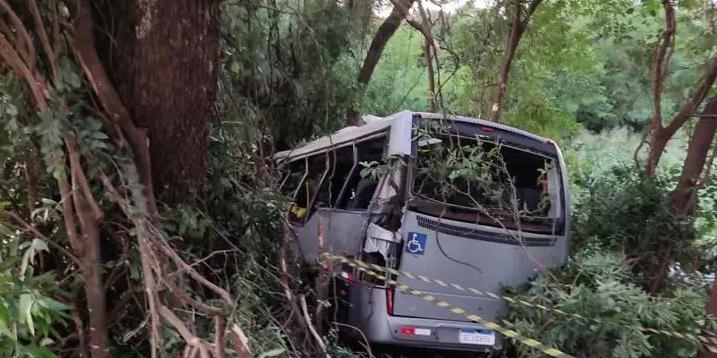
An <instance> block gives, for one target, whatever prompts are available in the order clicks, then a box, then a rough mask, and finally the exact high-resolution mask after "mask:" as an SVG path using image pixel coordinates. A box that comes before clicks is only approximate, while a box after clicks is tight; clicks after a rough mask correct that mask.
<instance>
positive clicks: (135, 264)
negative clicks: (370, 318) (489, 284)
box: [0, 0, 717, 358]
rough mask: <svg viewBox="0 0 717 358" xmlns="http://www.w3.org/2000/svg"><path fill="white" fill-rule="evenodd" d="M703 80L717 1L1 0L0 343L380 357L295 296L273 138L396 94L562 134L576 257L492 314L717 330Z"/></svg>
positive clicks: (549, 323)
mask: <svg viewBox="0 0 717 358" xmlns="http://www.w3.org/2000/svg"><path fill="white" fill-rule="evenodd" d="M715 77H717V4H715V2H714V1H713V0H680V1H677V0H662V1H658V0H642V1H632V0H612V1H600V0H571V1H562V0H545V1H541V0H531V1H528V0H497V1H467V2H466V1H450V0H444V1H428V0H424V1H422V0H390V1H388V0H365V1H364V0H362V1H359V0H348V1H333V0H256V1H254V0H252V1H242V0H224V1H221V2H220V1H215V0H172V1H165V2H162V1H160V2H157V1H139V0H138V1H126V2H112V1H103V0H48V1H39V0H28V1H20V0H0V128H1V129H0V164H1V165H0V356H8V357H53V356H79V355H82V356H92V357H108V356H118V357H122V356H180V355H183V356H185V357H195V356H201V357H209V356H213V357H222V356H224V355H225V354H226V355H237V356H241V357H248V356H258V357H267V358H268V357H279V356H316V355H320V354H326V355H330V356H333V357H336V356H346V357H351V356H368V355H371V352H370V350H369V351H368V352H367V351H366V349H363V348H361V345H351V346H350V347H349V346H345V345H344V344H343V342H341V340H340V339H339V338H338V337H337V334H336V330H335V327H333V326H331V325H328V327H326V325H324V324H323V322H321V321H320V319H318V318H316V317H317V316H320V315H311V316H310V317H308V319H307V316H309V314H308V313H306V312H305V310H306V308H304V307H302V306H303V305H304V304H305V303H306V301H308V304H309V307H310V308H315V307H316V306H318V307H322V305H323V302H318V304H317V302H315V301H316V300H315V298H316V296H315V295H314V293H313V292H311V290H310V289H308V288H307V286H306V285H305V284H304V283H305V282H302V281H301V278H302V277H303V275H304V272H303V271H302V267H301V265H300V264H299V263H298V260H297V258H295V257H292V255H291V253H290V252H291V251H290V250H289V249H288V246H289V244H290V241H291V237H289V236H288V235H287V232H286V230H284V227H285V220H284V213H285V211H286V209H287V207H288V199H287V198H286V197H284V196H282V195H281V194H280V193H279V192H278V191H277V184H278V181H279V178H278V177H279V173H278V170H277V168H276V167H275V165H274V163H273V161H272V155H273V153H275V152H276V151H279V150H284V149H288V148H291V147H293V146H294V145H297V144H298V143H301V142H303V141H306V140H309V139H311V138H314V137H317V136H320V135H323V134H326V133H329V132H331V131H334V130H336V129H338V128H341V127H343V126H345V125H346V124H347V123H348V124H351V123H358V122H359V121H360V118H359V117H357V116H358V115H361V114H374V115H379V116H382V115H388V114H391V113H394V112H396V111H399V110H402V109H410V110H415V111H436V112H445V113H452V114H460V115H467V116H474V117H482V118H487V119H492V120H495V121H500V122H502V123H505V124H508V125H511V126H515V127H518V128H522V129H525V130H528V131H531V132H535V133H538V134H540V135H544V136H547V137H551V138H554V139H555V140H556V141H557V142H558V143H560V145H561V146H562V148H563V149H564V151H565V156H566V158H567V159H566V160H567V162H568V166H569V168H568V169H569V172H570V181H571V186H572V189H573V190H572V191H573V193H574V198H573V199H574V207H573V210H574V217H573V228H572V234H573V245H572V247H571V258H570V261H569V262H568V264H566V265H565V266H564V267H562V268H558V269H555V270H552V271H549V272H541V273H540V275H538V277H537V278H536V279H535V280H534V281H532V282H530V283H529V284H526V285H525V286H524V287H516V288H509V289H508V290H507V294H509V295H511V297H513V298H514V299H515V301H516V302H518V301H519V300H524V301H526V302H532V303H534V304H535V303H538V304H541V305H543V306H545V307H548V308H551V309H545V310H541V309H536V308H535V307H533V306H526V305H520V304H512V305H511V308H512V312H511V313H510V315H509V316H507V317H505V318H504V321H503V322H502V323H503V324H504V325H506V326H508V327H512V328H514V329H515V330H516V331H518V332H520V333H521V334H525V335H526V336H529V337H536V338H540V340H541V341H542V342H543V343H546V344H548V345H550V346H554V347H557V348H559V349H561V350H563V351H565V352H567V353H570V354H573V355H576V356H580V357H673V356H675V357H677V356H679V357H688V356H695V355H696V354H698V352H700V351H701V353H699V354H702V355H703V356H705V357H710V356H714V355H710V353H708V352H706V351H704V349H702V346H701V344H700V342H699V341H695V340H690V339H684V338H680V337H676V336H674V335H666V334H664V333H660V332H656V331H653V330H649V329H646V328H653V329H660V330H664V331H669V332H689V333H694V334H699V335H703V336H705V335H706V336H710V335H711V334H712V332H714V329H715V325H714V322H713V319H712V318H711V316H710V315H717V290H715V291H714V293H713V294H712V300H710V292H709V290H710V287H711V286H712V283H711V280H710V279H706V278H705V277H707V274H709V273H711V272H713V271H714V267H715V257H717V256H716V255H717V250H716V249H715V244H716V240H715V235H716V234H717V186H716V185H714V183H713V181H711V180H710V179H711V178H710V175H711V174H712V169H713V168H712V167H713V157H714V153H715V151H714V150H715V147H714V146H715V144H714V136H715V131H716V130H717V121H715V120H714V117H715V116H717V87H716V86H713V84H714V82H715ZM148 143H149V145H148ZM708 303H709V304H708ZM302 308H303V309H302ZM553 308H557V309H558V310H559V311H555V310H554V309H553ZM302 312H303V313H306V314H302ZM560 312H562V313H560ZM312 319H313V321H312ZM315 326H317V327H320V326H324V327H323V328H324V329H323V330H321V332H320V333H321V336H315V335H312V330H311V329H313V328H314V327H315ZM507 343H508V344H509V346H508V347H507V348H506V350H505V353H504V354H505V355H506V356H510V357H512V356H516V357H531V356H541V354H542V353H540V352H539V351H537V350H532V349H529V348H526V347H525V346H523V345H520V344H519V343H517V342H515V341H508V342H507Z"/></svg>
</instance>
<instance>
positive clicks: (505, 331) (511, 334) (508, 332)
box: [324, 254, 575, 358]
mask: <svg viewBox="0 0 717 358" xmlns="http://www.w3.org/2000/svg"><path fill="white" fill-rule="evenodd" d="M324 256H325V257H332V256H333V255H330V254H325V255H324ZM333 257H335V258H337V259H339V258H340V257H338V256H333ZM341 258H342V257H341ZM341 261H342V262H344V263H346V264H347V265H349V266H352V267H355V268H357V269H358V270H360V271H362V272H364V273H366V274H368V275H371V276H373V277H376V278H377V279H379V280H382V281H385V282H386V283H388V284H389V285H391V286H394V287H396V289H397V290H399V291H403V292H406V293H408V294H410V295H414V296H417V297H421V298H423V299H424V300H426V301H428V302H433V303H434V304H435V305H436V306H438V307H441V308H443V309H446V310H448V311H451V312H453V313H454V314H457V315H463V316H465V317H466V318H468V319H469V320H471V321H474V322H476V323H479V324H481V325H483V327H485V328H488V329H490V330H493V331H496V332H499V333H500V334H502V335H503V336H505V337H508V338H510V339H513V340H515V341H517V342H519V343H521V344H523V345H526V346H528V347H530V348H533V349H537V350H539V351H541V352H543V353H545V354H547V355H549V356H551V357H558V358H575V357H573V356H571V355H569V354H567V353H564V352H562V351H560V350H558V349H556V348H552V347H549V346H546V345H544V344H543V343H540V342H539V341H537V340H535V339H532V338H530V337H526V336H523V335H521V334H520V333H518V332H516V331H514V330H512V329H509V328H505V327H503V326H501V325H499V324H497V323H495V322H491V321H489V320H486V319H485V318H483V317H481V316H479V315H477V314H473V313H470V312H468V311H466V310H464V309H463V308H460V307H458V306H456V305H453V304H451V303H449V302H446V301H443V300H440V299H437V298H436V297H434V296H431V295H430V294H428V293H425V292H422V291H419V290H415V289H413V288H411V287H410V286H408V285H406V284H404V283H399V282H398V281H396V280H393V279H390V278H387V277H386V276H384V275H382V274H380V273H376V272H374V271H372V270H371V269H369V268H368V267H366V266H363V265H361V264H358V262H360V261H358V260H350V259H345V260H341ZM362 264H364V265H368V264H366V263H363V262H362Z"/></svg>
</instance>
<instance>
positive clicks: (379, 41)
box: [346, 0, 414, 126]
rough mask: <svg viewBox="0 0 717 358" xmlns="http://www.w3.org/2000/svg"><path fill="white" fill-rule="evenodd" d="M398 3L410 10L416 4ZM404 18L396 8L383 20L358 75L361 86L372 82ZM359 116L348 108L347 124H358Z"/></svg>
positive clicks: (410, 2) (402, 13)
mask: <svg viewBox="0 0 717 358" xmlns="http://www.w3.org/2000/svg"><path fill="white" fill-rule="evenodd" d="M398 1H400V2H401V4H402V5H404V6H405V7H406V8H409V9H410V8H411V6H413V2H414V0H398ZM404 17H405V14H404V12H402V11H401V10H400V9H399V6H394V7H393V10H391V13H390V14H389V15H388V17H386V19H385V20H383V22H382V23H381V25H380V26H379V27H378V30H377V31H376V35H374V37H373V40H371V45H370V46H369V48H368V52H366V57H365V58H364V61H363V65H362V66H361V70H360V71H359V74H358V78H357V81H358V83H359V86H361V87H365V86H366V85H368V82H369V81H370V80H371V76H372V75H373V71H374V70H375V69H376V65H377V64H378V60H379V59H381V53H383V49H384V48H386V44H387V43H388V40H390V39H391V37H392V36H393V34H395V33H396V30H398V27H399V26H401V21H403V19H404ZM358 115H359V112H358V108H355V107H350V108H348V110H347V111H346V124H347V125H350V126H351V125H355V124H356V123H358Z"/></svg>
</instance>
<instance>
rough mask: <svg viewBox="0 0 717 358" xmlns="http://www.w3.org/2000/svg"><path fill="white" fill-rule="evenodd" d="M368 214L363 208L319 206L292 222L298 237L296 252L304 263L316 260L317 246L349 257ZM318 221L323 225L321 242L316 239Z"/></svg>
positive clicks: (356, 248)
mask: <svg viewBox="0 0 717 358" xmlns="http://www.w3.org/2000/svg"><path fill="white" fill-rule="evenodd" d="M367 217H368V214H367V213H366V212H365V211H350V210H334V209H330V208H320V209H318V210H317V211H316V212H315V213H313V214H312V215H311V216H310V217H309V220H307V221H306V223H304V224H302V225H294V231H295V232H296V235H297V236H298V239H299V250H300V252H299V253H298V254H299V255H301V256H302V257H303V259H304V260H305V261H306V262H307V263H313V262H316V261H317V260H318V258H319V249H320V246H321V245H323V249H324V250H325V251H329V252H331V253H333V254H335V255H343V256H353V255H356V254H357V253H358V252H359V251H360V250H361V243H362V235H361V233H362V232H363V230H362V228H363V227H364V225H365V222H366V218H367ZM319 224H321V225H322V226H323V240H324V241H323V243H320V242H319V241H320V240H321V238H319Z"/></svg>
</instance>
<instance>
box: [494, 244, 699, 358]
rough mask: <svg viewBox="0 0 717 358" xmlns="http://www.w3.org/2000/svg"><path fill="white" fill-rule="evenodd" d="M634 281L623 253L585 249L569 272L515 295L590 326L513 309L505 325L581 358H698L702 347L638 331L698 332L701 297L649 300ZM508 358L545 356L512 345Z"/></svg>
mask: <svg viewBox="0 0 717 358" xmlns="http://www.w3.org/2000/svg"><path fill="white" fill-rule="evenodd" d="M632 276H633V273H632V271H631V270H630V266H629V265H628V264H627V262H626V260H625V258H624V256H623V255H621V254H620V253H613V252H609V251H606V250H592V249H588V250H584V251H582V252H580V253H578V254H576V255H575V257H574V258H573V260H572V261H571V262H570V263H569V264H568V265H566V266H565V267H563V268H561V269H558V270H555V271H554V272H552V275H545V274H541V275H540V276H538V277H537V279H536V280H535V281H533V282H531V283H530V284H529V285H528V286H527V288H526V289H525V290H524V291H522V293H518V292H517V291H514V292H512V295H513V297H514V298H520V299H523V300H527V301H530V302H533V303H537V304H542V305H544V306H547V307H553V308H557V309H560V310H562V311H564V312H567V313H568V314H572V313H576V314H579V315H582V316H583V317H586V319H580V318H576V317H572V316H567V315H562V314H558V313H556V312H552V311H546V310H540V309H536V308H530V307H527V306H525V305H520V304H513V305H511V313H510V316H509V317H508V319H507V321H509V322H511V323H506V324H507V325H510V326H512V327H513V328H514V329H515V330H517V331H518V332H520V333H522V334H525V335H527V336H530V337H538V338H540V340H541V341H542V342H543V343H546V344H550V345H553V346H556V347H559V348H560V349H561V350H563V351H565V352H566V353H570V354H573V355H575V356H576V357H627V358H633V357H634V358H637V357H691V356H694V355H695V353H696V352H697V349H698V348H699V344H698V343H697V342H694V341H690V340H686V339H680V338H675V337H670V336H667V335H662V334H655V333H650V332H646V331H644V330H642V329H640V328H641V327H647V328H660V329H664V330H668V331H676V332H682V333H695V334H696V333H698V332H699V330H700V328H701V327H702V326H703V323H704V307H705V296H704V294H703V291H701V290H700V289H696V288H676V289H670V290H668V291H666V292H663V294H662V295H661V296H660V297H650V296H648V294H647V292H646V291H645V290H644V289H643V288H641V287H640V286H639V285H636V284H635V283H634V282H633V278H632ZM507 354H508V355H509V356H513V355H514V356H517V357H540V356H542V353H540V352H537V351H530V350H529V349H527V348H525V347H524V346H510V347H509V350H508V352H507ZM511 354H513V355H511Z"/></svg>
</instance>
